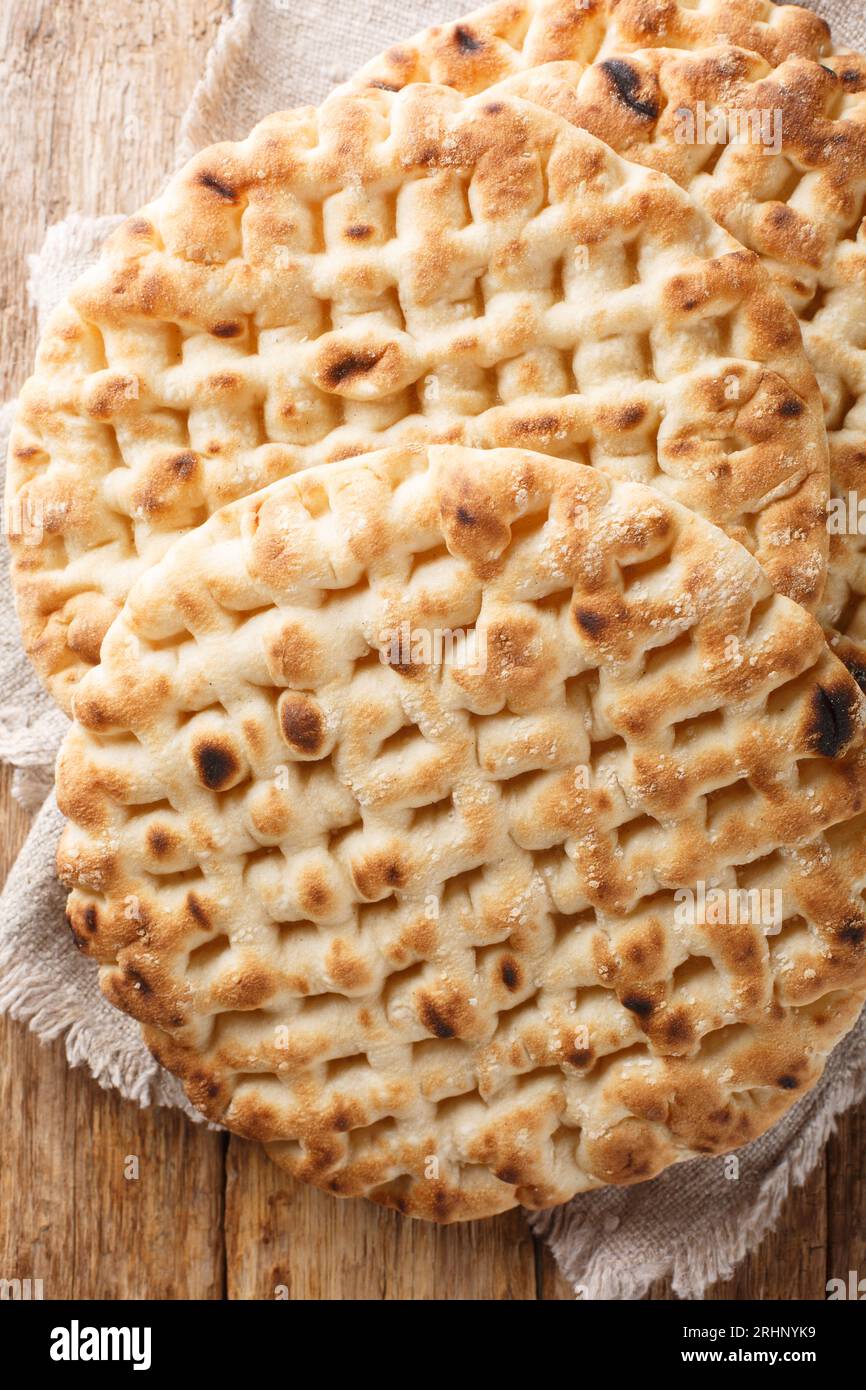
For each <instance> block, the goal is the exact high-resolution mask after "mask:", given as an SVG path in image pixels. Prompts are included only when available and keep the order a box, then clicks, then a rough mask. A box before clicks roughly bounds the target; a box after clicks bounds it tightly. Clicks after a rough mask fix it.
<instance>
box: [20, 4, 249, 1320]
mask: <svg viewBox="0 0 866 1390" xmlns="http://www.w3.org/2000/svg"><path fill="white" fill-rule="evenodd" d="M227 9H228V0H183V3H180V4H173V5H166V4H165V3H164V0H135V2H134V3H127V0H109V2H108V3H101V4H97V3H92V0H88V2H87V3H83V4H82V3H81V0H11V3H10V0H4V4H3V5H2V6H0V90H2V91H3V93H4V97H5V101H4V105H3V114H2V138H0V161H2V187H3V190H4V197H3V199H2V200H0V248H2V250H0V283H2V285H3V292H2V297H0V374H2V389H0V399H5V398H6V397H7V396H9V395H11V394H13V393H14V391H15V390H16V389H17V387H18V386H19V385H20V383H21V382H22V381H23V379H24V377H25V375H26V373H27V370H28V367H29V362H30V359H31V357H32V354H33V350H34V347H35V324H34V320H33V314H32V311H31V310H30V308H29V306H28V303H27V293H26V281H27V263H26V256H27V254H28V253H29V252H31V251H36V250H38V248H39V246H40V244H41V241H42V237H43V233H44V230H45V228H46V226H47V225H48V224H49V223H50V222H53V221H56V220H57V219H58V218H60V217H63V216H65V215H66V213H67V212H69V211H71V210H73V209H75V210H78V211H81V212H86V213H104V212H114V211H117V210H118V209H120V210H123V209H130V210H131V209H133V208H135V207H136V206H137V205H138V204H139V203H141V202H143V201H145V199H146V198H147V197H148V196H149V195H150V194H151V193H152V192H154V191H155V190H156V189H158V188H159V186H160V184H161V183H162V182H163V181H164V178H165V174H166V172H167V171H168V170H169V169H170V168H171V165H172V161H173V152H174V146H175V140H176V137H177V128H178V124H179V120H180V116H181V114H182V112H183V110H184V109H185V107H186V104H187V102H188V100H189V97H190V95H191V94H192V89H193V86H194V84H195V81H196V79H197V77H198V74H199V72H200V71H201V66H202V63H203V62H204V58H205V54H206V53H207V50H208V48H209V47H210V45H211V43H212V42H213V37H214V35H215V32H216V27H217V25H218V23H219V20H220V18H221V16H222V15H223V14H224V13H225V11H226V10H227ZM10 782H11V776H10V774H9V772H8V769H4V770H3V775H2V779H0V834H2V855H3V860H4V873H5V870H6V868H8V865H9V863H10V862H11V859H12V857H13V855H14V853H15V851H16V850H17V849H18V847H19V845H20V844H21V842H22V840H23V837H24V833H25V831H26V827H27V820H26V817H25V816H24V815H23V813H22V812H21V811H20V809H19V808H18V806H17V804H16V803H15V802H14V801H13V800H12V799H11V797H10V795H9V787H10ZM0 1058H2V1061H0V1115H2V1117H3V1122H2V1124H0V1277H2V1278H9V1279H11V1278H16V1277H17V1278H27V1277H30V1278H36V1279H42V1281H43V1288H44V1293H45V1297H46V1298H68V1297H74V1298H87V1297H89V1298H98V1297H107V1298H108V1297H110V1298H130V1297H134V1296H136V1295H138V1296H150V1297H155V1298H165V1297H179V1296H186V1297H191V1298H216V1297H220V1296H221V1295H222V1292H223V1287H224V1261H223V1238H222V1193H223V1149H224V1141H223V1139H222V1138H221V1137H220V1136H219V1135H215V1134H213V1133H209V1132H207V1131H206V1130H204V1129H202V1128H200V1127H198V1126H192V1125H190V1124H189V1123H188V1122H187V1121H186V1120H184V1119H183V1118H182V1117H181V1116H179V1115H175V1114H170V1113H168V1112H166V1111H142V1110H139V1109H138V1108H137V1107H135V1106H133V1105H130V1104H128V1103H125V1102H123V1101H121V1100H120V1099H119V1098H118V1097H117V1096H116V1095H112V1094H109V1093H107V1092H103V1091H100V1090H99V1088H98V1087H97V1086H96V1085H95V1083H94V1082H93V1081H92V1080H91V1079H90V1078H89V1077H88V1076H85V1075H84V1074H83V1073H82V1072H80V1071H78V1072H72V1071H70V1070H69V1067H68V1066H67V1063H66V1057H65V1053H64V1050H63V1047H62V1045H61V1044H60V1043H57V1044H55V1045H53V1046H52V1047H48V1048H45V1047H40V1046H39V1044H38V1043H37V1041H36V1039H35V1038H34V1037H33V1035H32V1034H30V1033H28V1032H26V1031H25V1029H24V1028H22V1027H21V1025H20V1024H16V1023H12V1022H10V1021H8V1020H0ZM129 1155H137V1156H138V1158H139V1176H138V1178H137V1179H127V1178H126V1177H125V1176H124V1160H125V1159H126V1157H127V1156H129Z"/></svg>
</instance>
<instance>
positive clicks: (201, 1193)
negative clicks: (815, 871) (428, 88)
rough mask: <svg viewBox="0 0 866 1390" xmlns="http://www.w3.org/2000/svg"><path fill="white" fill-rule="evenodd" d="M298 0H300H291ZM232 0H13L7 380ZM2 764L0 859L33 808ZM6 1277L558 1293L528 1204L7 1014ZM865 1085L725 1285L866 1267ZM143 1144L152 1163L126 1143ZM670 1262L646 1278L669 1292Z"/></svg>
mask: <svg viewBox="0 0 866 1390" xmlns="http://www.w3.org/2000/svg"><path fill="white" fill-rule="evenodd" d="M299 3H300V0H299ZM228 9H229V0H175V3H173V4H170V5H166V4H165V0H101V3H97V2H96V0H4V3H3V4H2V6H0V83H2V90H3V92H4V95H5V97H6V101H5V104H4V107H3V110H2V113H0V172H2V187H3V189H4V198H3V199H2V201H0V284H2V292H0V388H2V389H0V399H5V398H6V397H7V396H9V395H10V394H13V393H14V391H15V390H16V389H17V387H18V386H19V385H20V383H21V382H22V380H23V379H24V376H25V375H26V372H27V369H28V365H29V362H30V359H31V357H32V353H33V349H34V347H35V324H34V321H33V315H32V312H31V310H30V308H29V306H28V303H27V293H26V279H27V267H26V255H27V253H29V252H32V251H36V250H37V249H38V247H39V245H40V243H41V241H42V236H43V233H44V231H45V228H46V226H47V225H48V224H49V223H51V222H54V221H56V220H58V219H59V218H61V217H63V216H65V215H66V213H67V212H69V211H70V210H73V209H75V210H78V211H81V212H85V213H105V212H115V211H118V210H120V211H124V210H132V209H133V208H135V207H136V206H138V205H139V204H140V203H143V202H144V201H146V200H147V198H148V197H149V196H150V195H151V194H152V193H153V192H154V191H156V190H157V189H158V188H159V187H160V185H161V183H162V182H163V180H164V177H165V175H166V173H167V172H168V171H169V170H170V169H171V167H172V164H173V160H174V149H175V142H176V138H177V131H178V126H179V122H180V118H181V115H182V113H183V111H184V109H185V107H186V104H187V102H188V100H189V97H190V95H191V92H192V88H193V86H194V84H195V81H196V79H197V77H198V75H199V74H200V72H201V70H202V67H203V63H204V58H205V54H206V52H207V50H208V48H209V47H210V45H211V43H212V42H213V38H214V35H215V32H216V28H217V25H218V23H219V20H220V18H221V17H222V16H223V15H224V14H225V13H226V12H227V11H228ZM10 783H11V776H10V774H9V772H8V770H6V769H3V770H2V771H0V873H3V874H5V872H6V870H7V869H8V866H9V864H10V863H11V861H12V858H13V857H14V854H15V852H16V851H17V849H18V847H19V846H20V844H21V842H22V840H23V837H24V834H25V833H26V829H27V818H26V817H25V816H24V814H23V813H22V812H21V810H20V809H19V808H18V806H17V804H16V803H15V802H14V801H13V800H12V798H11V796H10ZM0 1116H2V1122H0V1278H14V1277H18V1278H27V1277H31V1278H41V1279H42V1280H43V1285H44V1292H45V1296H46V1297H47V1298H68V1297H74V1298H98V1297H105V1298H131V1297H137V1296H141V1297H152V1298H177V1297H187V1298H206V1299H213V1298H220V1297H226V1296H227V1297H230V1298H238V1299H273V1298H275V1297H280V1296H288V1297H290V1298H292V1299H301V1300H311V1299H320V1298H337V1299H359V1300H363V1299H413V1300H416V1299H435V1300H452V1299H466V1300H470V1299H471V1300H482V1299H496V1300H503V1299H509V1300H511V1299H514V1300H521V1301H526V1300H531V1299H535V1298H543V1299H547V1300H566V1299H571V1298H573V1292H572V1290H571V1288H570V1287H569V1285H568V1284H567V1283H566V1281H565V1280H564V1279H563V1278H562V1277H561V1275H560V1274H559V1273H558V1271H557V1269H556V1266H555V1264H554V1262H553V1260H552V1258H551V1256H550V1252H549V1251H548V1250H547V1249H546V1248H543V1247H541V1246H540V1245H536V1243H535V1242H534V1241H533V1239H532V1237H531V1235H530V1233H529V1231H528V1228H527V1226H526V1223H525V1222H524V1220H523V1218H522V1217H521V1216H519V1215H517V1214H515V1213H510V1214H508V1215H506V1216H504V1217H500V1218H498V1219H497V1220H494V1221H490V1222H483V1223H475V1224H473V1225H471V1226H458V1227H448V1228H445V1229H443V1230H438V1229H435V1228H432V1227H427V1226H426V1225H423V1224H421V1223H418V1222H406V1221H401V1220H400V1219H399V1218H397V1217H395V1216H394V1215H393V1214H391V1213H388V1212H383V1211H380V1210H379V1209H377V1208H375V1207H371V1206H368V1205H367V1204H365V1203H346V1202H337V1201H335V1200H333V1199H331V1198H329V1197H327V1196H325V1195H323V1194H321V1193H318V1192H316V1191H314V1190H312V1189H308V1188H305V1187H303V1186H301V1185H300V1184H297V1183H294V1182H292V1181H291V1180H290V1179H288V1178H287V1177H286V1175H285V1174H283V1173H281V1172H280V1170H278V1169H277V1168H275V1167H274V1166H273V1165H272V1164H270V1163H269V1161H268V1160H267V1159H266V1158H265V1156H264V1155H263V1154H262V1153H261V1151H260V1150H258V1149H257V1148H256V1147H255V1146H253V1145H250V1144H245V1143H244V1142H243V1141H241V1140H238V1139H235V1138H232V1139H228V1138H227V1137H225V1136H221V1135H217V1134H213V1133H210V1132H208V1131H207V1130H205V1129H204V1128H202V1127H198V1126H194V1125H192V1124H190V1123H189V1122H188V1121H186V1120H185V1119H183V1118H182V1117H181V1116H179V1115H177V1114H174V1113H171V1112H168V1111H164V1110H160V1111H142V1110H139V1109H138V1108H137V1107H135V1106H133V1105H131V1104H129V1103H126V1102H123V1101H121V1100H119V1099H118V1097H117V1096H116V1095H114V1094H110V1093H107V1092H104V1091H100V1090H99V1088H98V1087H97V1086H96V1085H95V1084H94V1083H93V1081H91V1080H90V1078H89V1077H88V1076H86V1075H84V1074H83V1073H82V1072H80V1071H78V1072H71V1071H70V1070H69V1068H68V1066H67V1064H66V1058H65V1053H64V1051H63V1047H62V1045H61V1044H60V1043H57V1044H54V1045H52V1046H50V1047H41V1046H40V1045H39V1044H38V1043H37V1042H36V1040H35V1038H34V1037H33V1035H32V1034H30V1033H28V1032H26V1030H25V1029H24V1028H22V1027H21V1026H20V1025H18V1024H15V1023H11V1022H9V1021H8V1020H2V1019H0ZM864 1155H866V1106H864V1107H862V1108H861V1110H860V1111H859V1112H855V1113H853V1114H850V1115H848V1116H845V1117H844V1118H843V1120H842V1121H841V1123H840V1127H839V1133H838V1136H837V1137H836V1138H835V1139H834V1140H833V1141H832V1142H831V1144H830V1146H829V1148H828V1150H827V1154H826V1157H825V1160H824V1162H822V1164H821V1165H820V1166H819V1168H818V1169H817V1170H816V1172H815V1173H814V1174H813V1175H812V1177H811V1178H810V1180H809V1181H808V1183H807V1184H806V1185H805V1187H803V1188H802V1189H801V1190H799V1191H797V1192H794V1193H792V1194H791V1195H790V1197H789V1199H788V1202H787V1204H786V1208H785V1211H784V1214H783V1218H782V1220H781V1222H780V1223H779V1227H778V1229H777V1231H776V1232H774V1233H773V1234H771V1235H769V1236H768V1237H767V1238H766V1239H765V1240H764V1242H763V1243H762V1245H761V1247H760V1249H759V1250H758V1251H756V1252H755V1253H754V1254H753V1255H752V1256H750V1257H749V1259H747V1260H746V1261H745V1262H744V1263H743V1265H742V1266H741V1268H740V1269H739V1270H738V1271H737V1272H736V1275H735V1276H734V1278H732V1279H731V1280H728V1281H726V1282H725V1283H724V1284H721V1285H719V1287H718V1288H717V1289H716V1290H714V1291H713V1293H714V1294H715V1296H717V1297H721V1298H727V1299H730V1298H736V1299H739V1298H750V1297H759V1298H770V1299H788V1298H794V1297H804V1298H817V1299H820V1298H823V1297H824V1296H825V1283H826V1280H827V1279H828V1278H831V1277H843V1278H846V1277H847V1272H848V1270H849V1269H855V1270H858V1271H859V1272H860V1274H861V1275H866V1180H864ZM131 1157H136V1158H137V1159H138V1176H137V1177H130V1176H127V1174H128V1173H129V1172H131V1171H133V1169H132V1168H131V1166H130V1164H129V1159H130V1158H131ZM671 1296H672V1295H671V1292H670V1288H669V1285H668V1284H667V1283H666V1282H662V1283H659V1284H658V1285H656V1286H655V1287H654V1288H653V1290H652V1291H651V1294H650V1297H652V1298H656V1299H665V1298H670V1297H671Z"/></svg>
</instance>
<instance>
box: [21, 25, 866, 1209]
mask: <svg viewBox="0 0 866 1390" xmlns="http://www.w3.org/2000/svg"><path fill="white" fill-rule="evenodd" d="M864 199H866V57H863V56H861V55H859V54H856V53H851V52H839V51H837V50H836V49H835V48H834V46H833V43H832V41H831V37H830V34H829V32H828V30H827V27H826V25H825V24H824V22H823V21H822V20H820V19H819V18H818V17H816V16H815V15H814V14H812V13H811V12H809V11H807V10H804V9H800V8H797V7H793V6H778V7H777V6H775V5H773V4H770V3H769V2H768V0H700V3H696V4H695V3H689V4H685V3H683V4H678V3H676V0H502V3H498V4H494V5H492V6H490V7H489V8H487V9H484V10H481V11H478V12H476V13H475V14H472V15H470V16H468V17H467V18H466V19H465V20H463V21H461V22H459V23H457V24H449V25H447V26H444V27H441V28H436V29H432V30H429V31H427V32H426V33H424V34H422V35H420V36H418V37H416V38H415V39H413V40H411V41H409V42H407V43H405V44H401V45H400V46H399V47H397V48H394V49H392V50H391V51H389V52H388V53H386V54H385V55H384V56H383V57H381V58H380V59H378V60H376V61H375V62H373V63H371V64H370V65H369V66H368V67H367V68H365V69H364V70H363V71H362V72H361V73H360V74H359V75H358V76H357V77H356V78H355V79H354V80H353V81H352V82H350V83H348V84H346V85H345V86H343V87H341V88H339V89H337V90H336V91H334V92H333V94H332V95H330V96H329V97H328V98H327V100H325V102H324V103H323V104H322V105H321V106H320V107H319V108H318V109H313V108H309V107H308V108H304V109H299V110H294V111H285V112H280V113H278V114H275V115H273V116H271V117H269V118H268V119H266V120H265V121H263V122H262V123H261V124H260V125H258V126H257V127H256V128H255V129H254V130H253V131H252V132H251V133H250V134H249V135H248V137H247V138H246V139H245V140H243V141H241V142H239V143H237V144H221V145H216V146H213V147H212V148H209V149H206V150H204V151H202V152H201V153H200V154H199V155H197V156H196V157H195V158H194V159H193V160H192V161H191V162H190V163H189V164H188V165H187V166H186V167H185V168H183V169H182V170H181V171H180V173H178V174H177V175H176V176H175V177H174V178H173V179H172V180H171V181H170V183H169V184H168V186H167V187H166V189H165V190H164V192H163V193H162V194H161V196H160V197H159V198H158V199H157V200H156V201H154V202H153V203H150V204H149V205H148V206H146V207H144V208H143V209H142V210H141V211H140V212H138V213H137V214H136V215H135V216H133V217H131V218H130V219H129V220H128V221H126V222H125V223H124V225H123V226H122V227H121V228H120V229H119V231H118V232H117V233H115V235H114V236H113V237H112V238H111V239H110V241H109V242H108V243H107V245H106V247H105V250H104V253H103V256H102V258H101V260H100V262H99V264H98V265H97V266H96V267H95V268H94V269H93V270H91V271H89V272H88V273H87V274H86V275H85V276H84V277H83V279H81V280H80V281H79V282H78V284H77V285H76V287H75V289H74V290H73V291H72V293H71V294H70V295H69V298H68V300H67V301H66V302H65V303H64V304H63V305H62V306H61V307H60V308H59V309H58V310H57V311H56V312H55V313H54V315H53V317H52V318H51V320H50V322H49V324H48V326H47V329H46V331H45V333H44V336H43V339H42V343H41V346H40V349H39V352H38V356H37V361H36V367H35V372H34V375H33V376H32V377H31V379H30V381H29V382H28V383H27V385H26V386H25V388H24V390H23V392H22V395H21V399H20V406H19V412H18V417H17V421H16V425H15V428H14V430H13V434H12V439H11V444H10V458H9V484H8V496H7V515H8V520H7V524H8V527H9V530H10V532H11V539H12V543H13V556H14V559H13V567H14V583H15V588H16V596H17V604H18V610H19V615H20V620H21V628H22V633H23V638H24V642H25V644H26V647H27V650H28V652H29V654H30V656H31V658H32V660H33V663H34V665H35V666H36V669H37V670H38V672H39V674H40V675H41V677H42V679H43V681H44V682H45V684H46V686H47V688H48V689H49V690H50V691H51V693H52V694H53V695H54V697H55V698H56V699H57V701H58V703H59V704H60V705H61V706H62V707H63V709H64V710H66V711H67V712H68V713H69V714H70V715H71V716H72V718H73V723H72V727H71V731H70V733H69V735H68V737H67V739H66V743H65V745H64V748H63V750H62V752H61V755H60V759H59V763H58V768H57V792H58V799H59V803H60V806H61V809H62V811H63V812H64V814H65V815H66V816H67V817H68V826H67V829H66V832H65V835H64V838H63V841H62V844H61V849H60V855H59V870H60V874H61V876H62V878H63V879H64V880H65V881H67V882H68V884H69V885H70V888H71V893H70V898H69V911H68V919H69V925H70V927H71V930H72V932H73V934H74V937H75V940H76V942H77V944H78V946H79V947H80V948H81V950H82V951H84V952H86V953H87V954H88V955H89V956H91V957H92V958H93V960H94V962H96V964H97V965H98V968H99V972H100V979H101V984H102V988H103V990H104V991H105V993H106V995H107V996H108V998H109V999H110V1000H111V1001H112V1002H113V1003H115V1004H116V1005H117V1006H118V1007H119V1008H121V1009H124V1010H126V1011H127V1012H129V1013H131V1014H132V1015H134V1016H135V1017H136V1018H137V1019H138V1020H140V1022H141V1024H142V1027H143V1030H144V1035H145V1037H146V1040H147V1042H148V1043H149V1045H150V1047H151V1048H152V1049H153V1051H154V1053H155V1055H156V1056H157V1057H158V1058H159V1059H160V1060H161V1061H162V1062H163V1063H164V1064H165V1065H166V1066H167V1067H169V1068H170V1069H171V1070H172V1071H173V1072H175V1073H176V1074H177V1075H178V1076H180V1077H181V1078H182V1079H183V1081H184V1083H185V1086H186V1088H187V1091H188V1093H189V1096H190V1097H191V1099H192V1100H193V1102H194V1103H195V1104H196V1105H197V1106H198V1107H200V1109H201V1110H202V1111H203V1112H204V1113H205V1114H206V1115H207V1116H209V1117H210V1118H212V1119H213V1120H217V1121H219V1122H221V1123H222V1124H224V1125H226V1126H228V1127H229V1128H230V1129H232V1130H234V1131H235V1132H236V1133H239V1134H241V1135H245V1136H248V1137H250V1138H254V1139H257V1140H260V1141H262V1142H263V1143H265V1144H266V1146H267V1148H268V1150H269V1152H270V1153H271V1155H272V1156H273V1158H274V1159H275V1160H276V1161H277V1162H278V1163H280V1164H281V1165H283V1166H284V1167H285V1168H286V1169H288V1170H289V1172H291V1173H292V1174H294V1175H296V1176H297V1177H299V1178H302V1179H305V1180H307V1181H309V1182H312V1183H315V1184H317V1185H318V1186H320V1187H323V1188H325V1189H326V1190H328V1191H330V1192H332V1193H334V1194H336V1195H338V1196H359V1195H362V1196H366V1197H370V1198H372V1199H373V1200H375V1201H377V1202H380V1203H382V1204H384V1205H387V1206H389V1207H394V1208H396V1209H397V1210H399V1211H402V1212H405V1213H407V1214H410V1215H413V1216H421V1217H427V1218H430V1219H433V1220H437V1221H454V1220H464V1219H469V1218H474V1217H479V1216H486V1215H490V1214H493V1213H495V1212H499V1211H503V1210H505V1209H507V1208H509V1207H512V1206H515V1205H518V1204H522V1205H523V1206H525V1207H528V1208H532V1209H540V1208H544V1207H549V1206H553V1205H555V1204H557V1203H561V1202H564V1201H567V1200H568V1199H569V1198H570V1197H571V1196H573V1195H574V1194H575V1193H577V1192H582V1191H586V1190H589V1189H592V1188H598V1187H601V1186H604V1185H606V1184H628V1183H636V1182H641V1181H645V1180H647V1179H649V1178H652V1177H654V1176H655V1175H657V1174H658V1173H659V1172H661V1171H662V1170H663V1169H664V1168H666V1167H667V1166H669V1165H671V1164H673V1163H678V1162H682V1161H684V1160H687V1159H690V1158H692V1157H694V1156H696V1155H699V1154H717V1153H723V1152H727V1151H729V1150H732V1149H735V1148H737V1147H738V1146H740V1145H742V1144H744V1143H746V1142H748V1141H749V1140H751V1139H753V1138H755V1137H756V1136H757V1135H759V1134H761V1133H762V1132H763V1131H764V1130H766V1129H767V1128H768V1127H769V1126H770V1125H771V1124H773V1122H774V1121H776V1120H777V1119H778V1118H779V1116H780V1115H782V1114H783V1113H784V1111H785V1110H786V1109H787V1108H788V1107H789V1106H790V1105H791V1104H792V1103H793V1102H794V1101H796V1100H797V1099H798V1098H799V1097H800V1096H802V1095H803V1094H804V1092H806V1091H807V1090H808V1089H809V1088H810V1087H811V1086H813V1085H814V1083H815V1082H816V1080H817V1079H818V1077H819V1076H820V1075H821V1072H822V1069H823V1067H824V1064H825V1062H826V1059H827V1057H828V1055H829V1053H830V1051H831V1049H832V1048H833V1046H834V1044H835V1043H836V1042H837V1041H838V1040H839V1039H840V1037H841V1036H842V1035H843V1034H844V1033H845V1032H847V1031H848V1029H850V1028H851V1026H852V1025H853V1023H854V1022H855V1020H856V1018H857V1016H858V1013H859V1011H860V1008H861V1006H862V1004H863V1001H864V998H866V910H864V897H863V895H864V891H866V842H864V828H866V697H864V694H863V690H864V689H866V544H864V534H863V533H866V229H864V228H862V227H861V219H862V217H863V212H864Z"/></svg>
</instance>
